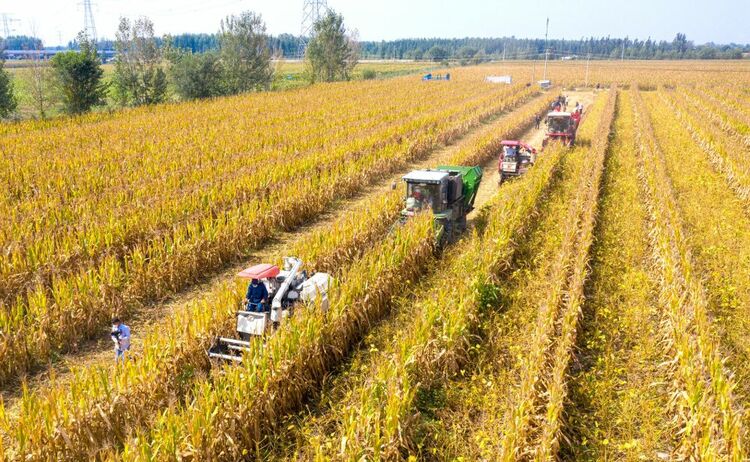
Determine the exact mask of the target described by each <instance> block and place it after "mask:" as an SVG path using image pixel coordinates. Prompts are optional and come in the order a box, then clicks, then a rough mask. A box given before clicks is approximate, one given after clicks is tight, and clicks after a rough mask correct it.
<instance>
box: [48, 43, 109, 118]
mask: <svg viewBox="0 0 750 462" xmlns="http://www.w3.org/2000/svg"><path fill="white" fill-rule="evenodd" d="M78 41H79V43H80V48H81V50H80V51H66V52H63V53H58V54H56V55H55V56H54V57H53V58H52V69H53V72H54V76H55V80H56V83H57V87H58V88H59V90H60V98H61V100H62V104H63V109H64V110H65V112H66V113H68V114H82V113H84V112H88V111H89V110H91V108H92V107H94V106H98V105H101V104H104V100H105V98H106V95H107V85H106V84H105V83H104V82H103V81H102V77H104V70H103V69H102V62H101V60H100V59H99V56H98V55H97V53H96V48H95V47H94V44H93V43H91V42H90V41H89V40H88V39H87V38H86V37H85V36H84V35H83V34H81V35H79V38H78Z"/></svg>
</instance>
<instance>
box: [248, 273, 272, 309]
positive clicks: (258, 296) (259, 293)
mask: <svg viewBox="0 0 750 462" xmlns="http://www.w3.org/2000/svg"><path fill="white" fill-rule="evenodd" d="M266 302H268V289H266V285H265V284H263V283H262V282H260V281H259V280H257V279H253V280H252V281H250V285H248V286H247V294H246V295H245V303H246V304H247V305H248V307H247V308H248V311H255V312H257V313H262V312H263V307H264V305H265V304H266Z"/></svg>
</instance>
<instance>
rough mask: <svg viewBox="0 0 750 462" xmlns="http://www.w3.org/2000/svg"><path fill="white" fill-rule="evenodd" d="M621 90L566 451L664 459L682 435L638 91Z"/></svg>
mask: <svg viewBox="0 0 750 462" xmlns="http://www.w3.org/2000/svg"><path fill="white" fill-rule="evenodd" d="M619 98H620V101H619V102H618V106H617V116H616V120H615V129H614V138H613V140H612V143H611V146H610V150H609V155H608V156H607V161H606V164H605V168H604V178H603V187H602V199H601V205H600V215H599V220H598V225H597V230H596V238H595V241H594V242H595V244H594V247H593V249H592V265H591V266H592V274H591V281H590V283H589V284H588V289H587V300H586V302H585V303H584V305H583V319H582V321H581V324H582V329H581V332H580V334H579V341H578V344H579V348H580V351H579V353H577V355H576V359H577V361H578V363H579V366H578V367H577V368H576V369H575V370H574V371H573V372H572V376H571V379H570V399H571V405H570V406H569V407H568V409H567V418H566V424H565V428H564V433H565V435H566V438H563V439H562V442H563V444H562V448H561V454H560V456H561V458H562V459H564V460H571V461H573V460H592V461H593V460H602V459H606V458H613V459H616V460H628V461H638V460H642V459H643V457H644V456H645V457H658V455H660V454H661V455H663V454H669V453H670V452H671V449H672V448H673V447H674V441H673V440H674V436H673V435H675V434H676V429H675V428H673V425H672V424H671V422H672V419H671V414H670V413H669V402H670V396H669V393H668V386H667V384H668V383H670V382H671V380H672V378H671V374H670V368H668V367H666V366H665V364H667V363H668V359H669V358H668V357H667V356H666V355H665V352H664V349H663V347H662V345H661V343H660V342H661V340H662V334H663V332H662V328H661V315H660V312H659V310H658V309H657V308H656V301H655V299H656V290H657V285H656V283H655V281H652V279H651V275H650V274H649V248H648V235H647V230H646V209H645V207H644V206H643V204H642V201H641V195H640V193H639V189H638V178H637V171H636V162H637V161H636V156H637V149H636V145H635V135H634V127H633V117H634V116H633V108H632V106H631V101H630V93H629V92H627V91H624V92H621V93H620V95H619Z"/></svg>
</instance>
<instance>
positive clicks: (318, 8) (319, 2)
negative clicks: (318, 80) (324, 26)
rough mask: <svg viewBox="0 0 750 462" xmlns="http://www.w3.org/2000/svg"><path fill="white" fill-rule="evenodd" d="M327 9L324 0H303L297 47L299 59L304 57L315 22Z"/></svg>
mask: <svg viewBox="0 0 750 462" xmlns="http://www.w3.org/2000/svg"><path fill="white" fill-rule="evenodd" d="M327 11H328V3H327V1H326V0H304V4H303V5H302V26H301V27H300V34H299V36H300V38H299V48H298V50H297V54H298V55H299V56H298V57H299V58H300V59H302V58H304V57H305V50H306V49H307V44H308V43H310V38H311V37H312V34H313V30H314V28H315V23H316V22H318V20H319V19H320V17H321V16H323V15H324V14H325V13H326V12H327Z"/></svg>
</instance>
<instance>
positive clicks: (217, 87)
mask: <svg viewBox="0 0 750 462" xmlns="http://www.w3.org/2000/svg"><path fill="white" fill-rule="evenodd" d="M222 70H223V68H222V65H221V61H220V59H219V55H218V54H217V53H214V52H206V53H200V54H195V53H190V52H187V53H180V54H179V55H178V56H177V57H176V58H175V59H174V60H173V64H172V67H171V68H170V74H171V78H172V82H173V83H174V88H175V91H176V92H177V94H178V95H179V97H180V98H181V99H184V100H190V99H201V98H210V97H213V96H219V95H221V94H223V92H224V89H223V87H222Z"/></svg>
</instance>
